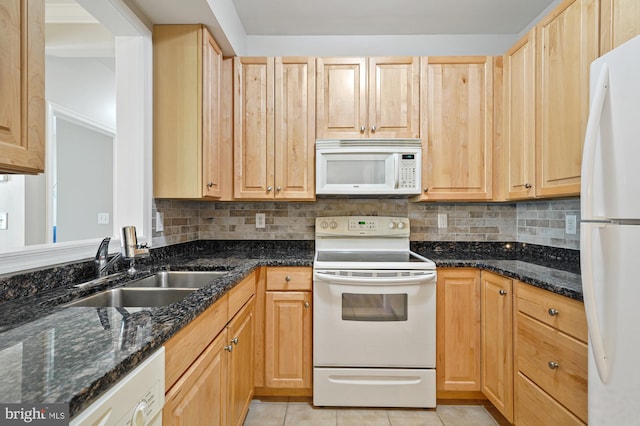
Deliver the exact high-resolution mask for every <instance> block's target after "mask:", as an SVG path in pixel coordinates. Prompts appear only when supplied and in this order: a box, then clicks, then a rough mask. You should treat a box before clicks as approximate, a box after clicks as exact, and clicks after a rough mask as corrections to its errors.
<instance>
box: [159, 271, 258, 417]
mask: <svg viewBox="0 0 640 426" xmlns="http://www.w3.org/2000/svg"><path fill="white" fill-rule="evenodd" d="M255 285H256V274H255V273H252V274H251V275H250V276H249V277H247V278H245V279H244V280H243V281H242V282H240V283H239V284H238V285H236V287H235V288H234V289H232V290H231V291H230V292H229V293H228V294H226V295H224V296H223V297H222V298H221V299H220V300H218V301H217V302H216V303H215V304H214V305H213V306H211V307H210V308H208V309H207V310H206V311H205V312H203V313H202V314H201V315H200V316H199V317H198V318H196V319H195V320H194V321H192V322H191V324H189V325H188V326H186V327H185V328H183V329H182V330H181V331H180V332H178V334H176V335H175V336H174V337H172V338H171V339H170V340H169V341H167V343H166V345H165V363H166V364H165V365H166V367H165V406H164V409H163V412H162V423H163V425H190V426H191V425H195V426H197V425H230V426H236V425H242V423H243V421H244V418H245V416H246V413H247V411H248V409H249V403H250V401H251V398H252V397H253V392H254V383H253V364H254V361H253V356H254V340H253V338H254V334H255V330H254V307H255V296H254V294H255Z"/></svg>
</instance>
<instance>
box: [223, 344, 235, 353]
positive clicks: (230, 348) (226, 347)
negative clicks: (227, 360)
mask: <svg viewBox="0 0 640 426" xmlns="http://www.w3.org/2000/svg"><path fill="white" fill-rule="evenodd" d="M224 350H225V351H227V352H232V351H233V346H231V345H228V346H225V347H224Z"/></svg>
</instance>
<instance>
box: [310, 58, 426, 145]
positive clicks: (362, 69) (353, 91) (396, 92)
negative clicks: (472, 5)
mask: <svg viewBox="0 0 640 426" xmlns="http://www.w3.org/2000/svg"><path fill="white" fill-rule="evenodd" d="M317 64H318V74H317V75H318V87H317V94H318V108H317V137H318V139H357V138H419V137H420V127H419V115H420V102H419V96H420V89H419V87H420V58H418V57H400V56H398V57H377V58H376V57H372V58H318V60H317Z"/></svg>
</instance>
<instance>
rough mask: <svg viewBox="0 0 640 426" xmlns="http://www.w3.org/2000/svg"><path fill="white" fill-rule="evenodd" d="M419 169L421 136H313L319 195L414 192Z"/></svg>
mask: <svg viewBox="0 0 640 426" xmlns="http://www.w3.org/2000/svg"><path fill="white" fill-rule="evenodd" d="M421 171H422V142H421V141H420V139H339V140H338V139H318V140H316V194H318V195H376V196H409V195H417V194H420V187H421V185H422V173H421Z"/></svg>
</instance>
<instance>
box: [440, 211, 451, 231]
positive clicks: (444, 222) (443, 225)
mask: <svg viewBox="0 0 640 426" xmlns="http://www.w3.org/2000/svg"><path fill="white" fill-rule="evenodd" d="M447 226H449V225H448V224H447V214H446V213H438V228H446V227H447Z"/></svg>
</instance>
